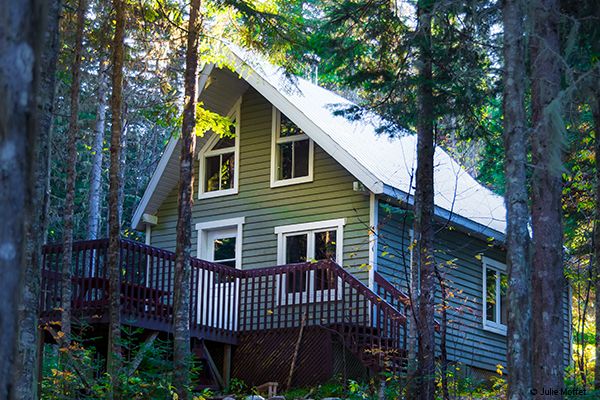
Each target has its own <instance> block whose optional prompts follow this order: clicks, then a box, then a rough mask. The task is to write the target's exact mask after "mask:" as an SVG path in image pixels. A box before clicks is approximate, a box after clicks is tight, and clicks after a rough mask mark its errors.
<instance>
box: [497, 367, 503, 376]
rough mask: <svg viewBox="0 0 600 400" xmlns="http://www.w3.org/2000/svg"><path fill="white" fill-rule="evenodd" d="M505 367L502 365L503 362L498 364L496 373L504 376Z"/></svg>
mask: <svg viewBox="0 0 600 400" xmlns="http://www.w3.org/2000/svg"><path fill="white" fill-rule="evenodd" d="M503 369H504V367H503V366H502V364H498V365H496V373H497V374H498V375H500V376H502V370H503Z"/></svg>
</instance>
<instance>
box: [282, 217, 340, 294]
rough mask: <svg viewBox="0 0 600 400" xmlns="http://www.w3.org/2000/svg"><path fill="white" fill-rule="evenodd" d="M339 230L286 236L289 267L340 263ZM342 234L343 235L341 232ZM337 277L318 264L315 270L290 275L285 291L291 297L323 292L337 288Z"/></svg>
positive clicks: (288, 274) (287, 276) (284, 255)
mask: <svg viewBox="0 0 600 400" xmlns="http://www.w3.org/2000/svg"><path fill="white" fill-rule="evenodd" d="M338 229H339V228H335V229H327V230H322V229H318V230H317V229H315V230H309V231H304V232H290V233H285V234H284V235H283V241H282V244H283V249H282V251H283V254H282V255H283V257H281V258H280V260H281V261H282V262H283V263H285V264H296V263H304V262H307V261H309V260H315V261H322V260H333V261H336V260H337V257H338V256H337V250H338V248H337V242H336V241H337V238H338ZM340 234H341V233H340ZM336 283H337V278H336V277H335V274H334V273H333V271H330V270H329V269H328V268H326V267H325V266H323V267H322V266H321V265H317V266H316V269H314V270H311V271H305V272H301V271H295V272H289V273H287V274H286V284H285V288H286V291H287V293H288V294H292V293H302V292H307V291H309V290H310V291H311V292H313V291H323V290H329V289H333V288H335V286H336Z"/></svg>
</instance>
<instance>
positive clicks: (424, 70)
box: [414, 0, 436, 400]
mask: <svg viewBox="0 0 600 400" xmlns="http://www.w3.org/2000/svg"><path fill="white" fill-rule="evenodd" d="M433 3H434V1H433V0H420V1H419V2H418V3H417V17H418V22H417V23H418V26H417V43H418V49H419V55H418V57H419V66H418V68H419V71H418V72H419V82H418V107H419V108H418V121H417V179H416V189H415V224H414V234H415V239H416V243H417V249H418V251H417V257H418V266H419V268H420V277H419V284H420V292H419V314H418V315H419V318H418V320H417V330H418V336H419V338H418V339H419V345H418V349H419V354H418V360H419V379H420V384H419V385H418V386H419V387H418V396H419V398H421V399H423V400H428V399H433V398H434V397H435V330H434V312H435V308H434V305H435V286H436V285H435V259H434V252H433V237H434V227H433V207H434V204H433V189H434V188H433V155H434V151H435V149H434V141H433V120H434V115H433V113H434V111H433V91H432V60H431V57H432V55H431V20H432V18H431V12H432V10H433V7H432V6H433Z"/></svg>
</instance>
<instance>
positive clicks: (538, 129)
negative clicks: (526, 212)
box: [513, 0, 565, 398]
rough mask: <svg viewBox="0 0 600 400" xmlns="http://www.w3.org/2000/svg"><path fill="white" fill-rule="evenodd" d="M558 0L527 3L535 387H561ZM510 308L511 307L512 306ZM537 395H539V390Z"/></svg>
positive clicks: (560, 146) (537, 0)
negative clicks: (529, 53) (529, 54)
mask: <svg viewBox="0 0 600 400" xmlns="http://www.w3.org/2000/svg"><path fill="white" fill-rule="evenodd" d="M559 6H560V3H559V1H558V0H535V1H533V2H531V13H530V15H531V18H532V20H533V21H532V23H533V31H532V37H531V40H530V44H531V60H532V65H531V82H532V88H531V98H532V99H531V108H532V124H533V134H532V140H531V143H532V145H531V148H532V162H533V166H534V168H533V171H534V172H533V176H532V181H531V190H532V205H531V208H532V212H531V215H532V219H531V221H532V228H533V262H532V289H533V292H532V293H533V301H532V315H534V316H536V317H535V318H533V347H532V349H533V387H535V388H542V387H551V388H555V389H560V388H562V387H563V385H564V382H563V363H562V362H561V360H562V358H563V351H564V318H563V311H564V308H563V307H564V304H563V296H564V293H565V278H564V271H563V230H562V212H561V210H562V208H561V196H562V177H561V172H562V127H561V126H560V125H559V123H557V121H559V120H561V108H560V102H559V101H558V100H559V99H558V94H559V92H560V86H561V62H562V61H561V58H560V54H561V53H560V34H559V21H560V7H559ZM513 311H514V310H513ZM536 398H543V395H542V394H541V393H538V395H537V397H536Z"/></svg>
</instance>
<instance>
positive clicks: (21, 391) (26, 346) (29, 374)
mask: <svg viewBox="0 0 600 400" xmlns="http://www.w3.org/2000/svg"><path fill="white" fill-rule="evenodd" d="M47 7H48V9H47V19H46V31H45V34H44V44H43V47H42V53H41V54H40V57H41V59H40V63H41V65H44V68H43V69H42V70H41V71H40V86H39V96H38V104H37V118H38V140H36V141H35V143H33V146H34V149H33V157H34V165H33V173H34V177H33V180H34V182H35V189H34V192H33V197H32V203H33V204H35V205H36V206H35V207H33V208H32V215H31V223H30V224H29V227H28V230H27V247H26V248H25V260H26V264H25V270H24V275H23V279H22V282H23V284H22V293H21V301H20V303H19V336H18V341H17V356H16V359H15V367H14V374H13V382H14V383H13V385H14V397H15V398H17V399H37V398H39V393H38V385H37V379H38V373H39V371H38V356H39V355H38V348H39V340H40V335H39V330H38V314H39V304H40V301H39V299H40V278H41V263H42V244H43V243H44V241H45V232H46V229H47V222H48V221H47V218H46V216H47V213H46V208H47V203H48V198H49V196H48V170H49V169H50V168H49V161H50V145H49V143H50V142H51V140H52V119H53V115H54V94H55V86H56V62H57V59H58V45H59V29H58V21H59V14H60V10H61V1H60V0H53V1H49V2H48V3H47Z"/></svg>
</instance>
